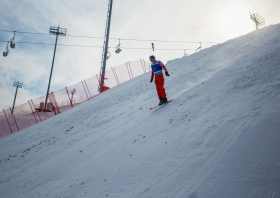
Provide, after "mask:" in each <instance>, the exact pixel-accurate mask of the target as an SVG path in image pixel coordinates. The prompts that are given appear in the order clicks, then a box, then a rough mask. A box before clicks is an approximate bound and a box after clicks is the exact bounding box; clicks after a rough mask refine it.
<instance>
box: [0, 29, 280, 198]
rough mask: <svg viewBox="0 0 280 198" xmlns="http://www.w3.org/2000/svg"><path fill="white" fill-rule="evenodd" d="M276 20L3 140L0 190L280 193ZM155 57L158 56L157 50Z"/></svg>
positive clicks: (8, 193)
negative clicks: (158, 86)
mask: <svg viewBox="0 0 280 198" xmlns="http://www.w3.org/2000/svg"><path fill="white" fill-rule="evenodd" d="M279 35H280V25H279V24H278V25H274V26H269V27H266V28H263V29H260V30H258V31H254V32H252V33H250V34H247V35H244V36H241V37H238V38H236V39H233V40H229V41H227V42H225V43H222V44H219V45H216V46H213V47H211V48H208V49H204V50H202V51H200V52H198V53H195V54H193V55H191V56H185V57H183V58H180V59H176V60H172V61H169V62H168V63H167V64H166V67H167V69H168V71H169V73H170V77H166V78H165V79H166V81H165V88H166V92H167V97H168V98H169V99H172V98H174V100H173V101H172V102H171V103H169V104H167V105H166V106H164V107H162V108H160V109H158V110H154V111H150V110H148V109H149V107H151V106H154V105H155V104H157V103H158V99H157V95H156V90H155V85H154V84H153V83H150V82H149V80H150V74H144V75H142V76H139V77H137V78H135V79H133V80H131V81H128V82H126V83H123V84H121V85H119V86H117V87H115V88H112V89H110V90H109V91H107V92H105V93H103V94H101V95H99V96H98V97H95V98H94V99H92V100H90V101H88V102H85V103H84V104H81V105H79V106H78V107H76V108H73V109H71V110H68V111H66V112H63V113H61V114H60V115H57V116H55V117H53V118H50V119H48V120H46V121H44V122H41V123H39V124H36V125H34V126H32V127H29V128H27V129H24V130H22V131H20V132H18V133H15V134H12V135H10V136H7V137H5V138H2V139H0V167H1V168H0V174H1V179H0V184H1V185H0V197H39V196H40V197H120V198H124V197H127V198H132V197H168V198H169V197H170V198H174V197H189V198H203V197H205V198H206V197H207V198H209V197H215V198H216V197H279V196H280V149H279V145H280V127H279V126H280V122H279V119H280V104H279V101H280V69H279V68H280V57H279V54H280V42H279V40H280V39H279ZM156 58H157V59H159V60H160V57H156Z"/></svg>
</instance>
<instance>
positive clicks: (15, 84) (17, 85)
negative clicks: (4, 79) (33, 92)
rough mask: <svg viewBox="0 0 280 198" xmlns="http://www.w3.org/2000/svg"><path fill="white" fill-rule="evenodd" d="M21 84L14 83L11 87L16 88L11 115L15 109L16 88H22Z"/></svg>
mask: <svg viewBox="0 0 280 198" xmlns="http://www.w3.org/2000/svg"><path fill="white" fill-rule="evenodd" d="M22 85H23V84H22V83H20V82H19V81H17V82H16V81H15V82H14V84H13V86H14V87H16V93H15V98H14V103H13V108H12V114H13V113H14V108H15V103H16V98H17V91H18V88H22Z"/></svg>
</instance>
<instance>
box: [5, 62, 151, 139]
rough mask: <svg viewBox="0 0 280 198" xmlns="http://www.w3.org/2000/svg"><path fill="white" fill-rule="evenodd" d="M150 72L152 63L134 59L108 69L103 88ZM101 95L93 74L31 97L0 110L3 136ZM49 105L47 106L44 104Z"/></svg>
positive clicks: (105, 88) (96, 77)
mask: <svg viewBox="0 0 280 198" xmlns="http://www.w3.org/2000/svg"><path fill="white" fill-rule="evenodd" d="M149 71H150V63H149V62H147V61H144V60H141V59H140V60H138V61H131V62H127V63H125V64H123V65H120V66H117V67H113V68H111V69H110V70H107V71H106V72H105V80H104V86H103V91H106V90H108V89H110V88H112V87H115V86H117V85H119V84H121V83H123V82H125V81H128V80H131V79H132V78H135V77H137V76H139V75H141V74H144V73H146V72H149ZM98 94H99V76H98V75H96V76H93V77H91V78H89V79H86V80H83V81H81V82H79V83H77V84H74V85H71V86H68V87H65V88H62V89H60V90H57V91H55V92H52V93H49V95H48V99H47V105H45V100H46V95H45V96H42V97H39V98H36V99H32V100H30V101H28V102H26V103H24V104H21V105H19V106H16V107H14V109H11V108H9V109H6V110H4V109H3V111H2V112H1V111H0V126H1V127H0V138H2V137H5V136H7V135H10V134H12V133H15V132H17V131H20V130H22V129H24V128H27V127H29V126H32V125H34V124H36V123H39V122H42V121H43V120H45V119H47V118H50V117H52V116H55V115H57V114H59V113H61V112H64V111H66V110H68V109H71V108H73V107H75V106H77V105H79V104H81V103H83V102H85V101H88V100H90V99H92V98H94V97H95V96H97V95H98ZM45 106H46V107H45Z"/></svg>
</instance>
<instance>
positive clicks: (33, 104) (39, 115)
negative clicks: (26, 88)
mask: <svg viewBox="0 0 280 198" xmlns="http://www.w3.org/2000/svg"><path fill="white" fill-rule="evenodd" d="M31 102H32V104H33V107H34V109H35V110H36V108H35V105H34V103H33V100H32V99H31ZM36 112H37V114H38V116H39V118H40V120H41V122H42V119H41V117H40V115H39V113H38V111H36Z"/></svg>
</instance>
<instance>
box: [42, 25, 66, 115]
mask: <svg viewBox="0 0 280 198" xmlns="http://www.w3.org/2000/svg"><path fill="white" fill-rule="evenodd" d="M66 30H67V29H66V28H61V27H59V26H58V27H55V26H51V27H50V32H49V33H50V34H54V35H56V40H55V47H54V53H53V61H52V68H51V73H50V79H49V85H48V90H47V95H46V100H45V110H47V102H48V97H49V91H50V85H51V80H52V72H53V65H54V58H55V52H56V45H57V39H58V35H62V36H66Z"/></svg>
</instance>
